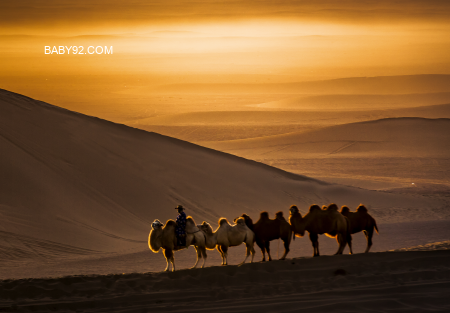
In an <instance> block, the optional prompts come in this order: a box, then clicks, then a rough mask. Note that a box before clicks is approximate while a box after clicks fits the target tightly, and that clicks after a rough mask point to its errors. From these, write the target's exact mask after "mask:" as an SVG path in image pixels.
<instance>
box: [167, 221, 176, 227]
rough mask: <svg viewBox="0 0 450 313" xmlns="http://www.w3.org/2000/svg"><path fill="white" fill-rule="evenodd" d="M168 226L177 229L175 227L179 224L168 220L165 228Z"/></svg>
mask: <svg viewBox="0 0 450 313" xmlns="http://www.w3.org/2000/svg"><path fill="white" fill-rule="evenodd" d="M167 226H173V227H175V226H177V223H175V221H174V220H168V221H167V222H166V225H164V227H167Z"/></svg>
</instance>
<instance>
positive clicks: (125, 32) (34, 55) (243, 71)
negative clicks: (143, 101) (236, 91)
mask: <svg viewBox="0 0 450 313" xmlns="http://www.w3.org/2000/svg"><path fill="white" fill-rule="evenodd" d="M449 17H450V2H449V1H444V0H426V1H425V0H400V1H386V0H381V1H361V0H358V1H356V0H343V1H331V0H317V1H269V0H258V1H256V0H245V1H243V0H242V1H238V0H234V1H230V0H223V1H178V0H165V1H133V0H132V1H118V0H113V1H110V0H108V1H86V0H81V1H67V0H52V1H48V0H46V1H44V0H40V1H39V0H37V1H31V0H24V1H2V2H0V41H1V42H2V44H1V46H0V68H1V69H2V70H1V72H0V88H9V90H11V89H12V90H13V91H16V90H17V91H18V92H21V93H26V92H29V93H30V94H31V95H41V94H42V90H43V89H45V90H46V88H47V87H45V88H44V87H42V86H44V85H42V84H43V82H47V81H49V80H50V81H52V80H53V81H55V80H56V81H57V82H58V83H59V84H60V90H61V93H62V94H64V93H66V92H67V89H68V88H69V87H70V86H74V85H77V86H82V84H81V83H80V82H87V81H89V84H93V83H96V84H103V85H108V86H113V87H114V88H117V86H119V85H120V86H122V85H123V86H125V85H129V84H131V83H132V82H131V81H128V83H127V81H124V79H123V78H124V77H125V76H126V77H132V78H133V79H132V80H133V81H140V82H144V81H145V84H146V85H148V86H149V87H154V86H157V85H161V84H173V83H184V82H191V83H192V82H194V83H283V82H296V81H306V80H320V79H331V78H340V77H354V76H357V77H359V76H389V75H410V74H450V57H449V54H448V51H450V39H449V38H450V19H449ZM46 46H48V47H54V46H56V47H59V46H65V47H67V48H69V47H75V46H76V47H77V50H78V51H80V49H81V48H80V49H79V48H78V47H82V49H83V51H84V52H86V51H87V49H88V47H89V46H92V48H91V50H90V51H91V52H92V51H93V50H92V49H93V48H94V47H97V46H101V47H102V50H103V49H104V47H108V48H110V47H111V46H112V47H113V54H96V53H93V54H83V55H80V54H74V53H73V52H74V51H75V48H73V50H70V51H71V52H72V53H70V54H68V53H67V52H66V53H64V54H63V55H62V54H56V53H52V54H45V51H46V50H45V47H46ZM94 76H95V77H96V79H95V82H93V81H92V77H94ZM55 77H57V78H55ZM117 81H120V83H116V82H117ZM63 82H64V83H63ZM142 84H144V83H142ZM2 86H3V87H2ZM45 86H47V85H45ZM80 88H81V87H80ZM86 88H87V87H86ZM111 88H112V87H111ZM69 89H70V88H69ZM75 89H76V88H75ZM64 90H65V91H64ZM71 90H74V88H72V89H71ZM77 90H80V89H77ZM39 92H41V93H39ZM44 99H45V97H44Z"/></svg>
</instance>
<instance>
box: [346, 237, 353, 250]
mask: <svg viewBox="0 0 450 313" xmlns="http://www.w3.org/2000/svg"><path fill="white" fill-rule="evenodd" d="M347 244H348V248H349V250H350V252H349V253H350V254H353V249H352V235H351V234H347Z"/></svg>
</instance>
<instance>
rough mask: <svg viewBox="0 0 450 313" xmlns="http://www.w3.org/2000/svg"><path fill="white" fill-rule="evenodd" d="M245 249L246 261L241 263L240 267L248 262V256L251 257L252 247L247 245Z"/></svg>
mask: <svg viewBox="0 0 450 313" xmlns="http://www.w3.org/2000/svg"><path fill="white" fill-rule="evenodd" d="M245 247H246V249H245V259H244V261H242V262H241V263H239V265H241V264H244V263H245V261H247V259H248V256H249V255H250V250H251V247H250V245H249V244H248V243H245Z"/></svg>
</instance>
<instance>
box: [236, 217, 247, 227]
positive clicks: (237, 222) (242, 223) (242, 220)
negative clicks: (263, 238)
mask: <svg viewBox="0 0 450 313" xmlns="http://www.w3.org/2000/svg"><path fill="white" fill-rule="evenodd" d="M235 223H236V224H238V225H245V219H244V218H243V217H242V216H241V217H238V218H237V220H236V222H235Z"/></svg>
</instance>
